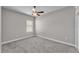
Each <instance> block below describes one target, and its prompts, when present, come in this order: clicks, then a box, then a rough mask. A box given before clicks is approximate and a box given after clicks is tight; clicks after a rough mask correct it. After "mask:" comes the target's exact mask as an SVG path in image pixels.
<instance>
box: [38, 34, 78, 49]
mask: <svg viewBox="0 0 79 59" xmlns="http://www.w3.org/2000/svg"><path fill="white" fill-rule="evenodd" d="M37 36H38V37H41V38H45V39H48V40H51V41H55V42H58V43H62V44H65V45H69V46H73V47H76V45H75V44H70V43H67V42H63V41H59V40H55V39H52V38H48V37H45V36H41V35H37ZM76 48H77V47H76Z"/></svg>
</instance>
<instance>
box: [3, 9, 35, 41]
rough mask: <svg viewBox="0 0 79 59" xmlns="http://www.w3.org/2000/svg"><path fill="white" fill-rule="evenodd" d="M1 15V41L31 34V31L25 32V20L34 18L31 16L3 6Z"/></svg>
mask: <svg viewBox="0 0 79 59" xmlns="http://www.w3.org/2000/svg"><path fill="white" fill-rule="evenodd" d="M2 16H3V17H2V30H3V31H2V36H3V37H2V41H9V40H13V39H16V38H18V37H24V36H29V35H33V33H26V20H34V18H33V17H32V16H28V15H25V14H22V13H19V12H15V11H12V10H8V9H5V8H3V9H2Z"/></svg>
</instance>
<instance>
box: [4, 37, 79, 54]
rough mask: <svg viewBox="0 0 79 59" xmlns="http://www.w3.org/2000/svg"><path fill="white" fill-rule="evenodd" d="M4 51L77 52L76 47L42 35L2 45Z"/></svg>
mask: <svg viewBox="0 0 79 59" xmlns="http://www.w3.org/2000/svg"><path fill="white" fill-rule="evenodd" d="M2 52H3V53H76V52H78V51H77V49H76V48H74V47H72V46H68V45H64V44H61V43H57V42H54V41H51V40H47V39H44V38H40V37H32V38H29V39H23V40H20V41H16V42H12V43H8V44H5V45H3V46H2Z"/></svg>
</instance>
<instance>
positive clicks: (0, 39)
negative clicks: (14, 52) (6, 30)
mask: <svg viewBox="0 0 79 59" xmlns="http://www.w3.org/2000/svg"><path fill="white" fill-rule="evenodd" d="M0 52H1V6H0Z"/></svg>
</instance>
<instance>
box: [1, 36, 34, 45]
mask: <svg viewBox="0 0 79 59" xmlns="http://www.w3.org/2000/svg"><path fill="white" fill-rule="evenodd" d="M30 37H33V35H30V36H24V37H19V38H16V39H13V40H9V41H5V42H2V43H1V44H2V45H3V44H7V43H11V42H14V41H18V40H23V39H24V38H30Z"/></svg>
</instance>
